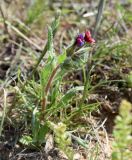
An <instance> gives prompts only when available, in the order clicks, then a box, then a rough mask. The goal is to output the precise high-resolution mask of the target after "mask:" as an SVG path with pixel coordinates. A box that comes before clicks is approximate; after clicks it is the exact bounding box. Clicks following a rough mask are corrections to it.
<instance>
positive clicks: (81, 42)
mask: <svg viewBox="0 0 132 160" xmlns="http://www.w3.org/2000/svg"><path fill="white" fill-rule="evenodd" d="M84 43H85V41H84V36H83V35H82V34H79V35H78V36H77V38H76V42H75V44H76V45H77V46H78V47H82V46H83V45H84Z"/></svg>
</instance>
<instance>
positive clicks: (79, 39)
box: [75, 31, 95, 47]
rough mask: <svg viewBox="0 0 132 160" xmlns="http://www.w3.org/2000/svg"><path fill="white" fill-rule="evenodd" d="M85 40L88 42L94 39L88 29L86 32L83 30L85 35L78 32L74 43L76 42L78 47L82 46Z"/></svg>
mask: <svg viewBox="0 0 132 160" xmlns="http://www.w3.org/2000/svg"><path fill="white" fill-rule="evenodd" d="M85 42H87V43H90V44H93V43H95V40H94V39H93V38H92V36H91V33H90V31H86V32H85V35H83V34H79V35H78V36H77V37H76V41H75V44H76V45H77V46H78V47H82V46H83V45H84V44H85Z"/></svg>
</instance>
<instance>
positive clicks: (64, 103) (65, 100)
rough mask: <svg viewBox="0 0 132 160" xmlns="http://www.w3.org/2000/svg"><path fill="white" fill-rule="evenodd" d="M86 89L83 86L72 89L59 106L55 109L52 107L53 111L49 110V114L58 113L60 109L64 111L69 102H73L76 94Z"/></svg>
mask: <svg viewBox="0 0 132 160" xmlns="http://www.w3.org/2000/svg"><path fill="white" fill-rule="evenodd" d="M83 89H84V87H83V86H79V87H75V88H72V89H70V90H69V91H68V92H67V93H66V94H65V95H64V96H63V97H62V98H61V99H60V101H59V102H58V104H57V105H56V106H54V107H51V109H49V112H52V113H53V112H54V113H56V112H57V111H58V110H59V109H62V108H63V107H66V106H67V105H68V104H69V102H70V101H71V100H72V98H73V97H74V96H75V94H76V93H77V92H78V91H83Z"/></svg>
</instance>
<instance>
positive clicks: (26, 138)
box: [19, 136, 32, 146]
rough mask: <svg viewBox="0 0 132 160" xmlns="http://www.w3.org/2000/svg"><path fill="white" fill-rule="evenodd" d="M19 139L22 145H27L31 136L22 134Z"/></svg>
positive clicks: (30, 140) (30, 141)
mask: <svg viewBox="0 0 132 160" xmlns="http://www.w3.org/2000/svg"><path fill="white" fill-rule="evenodd" d="M19 141H20V143H22V144H23V145H26V146H28V145H30V144H31V143H32V138H31V137H30V136H23V137H22V138H21V139H20V140H19Z"/></svg>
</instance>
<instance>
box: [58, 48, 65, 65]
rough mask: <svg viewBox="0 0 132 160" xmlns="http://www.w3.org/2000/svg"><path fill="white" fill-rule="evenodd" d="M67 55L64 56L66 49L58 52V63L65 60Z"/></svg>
mask: <svg viewBox="0 0 132 160" xmlns="http://www.w3.org/2000/svg"><path fill="white" fill-rule="evenodd" d="M66 58H67V56H66V50H65V51H64V52H63V53H62V54H60V55H59V56H58V57H57V59H58V63H59V64H61V63H63V62H64V61H65V60H66Z"/></svg>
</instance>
